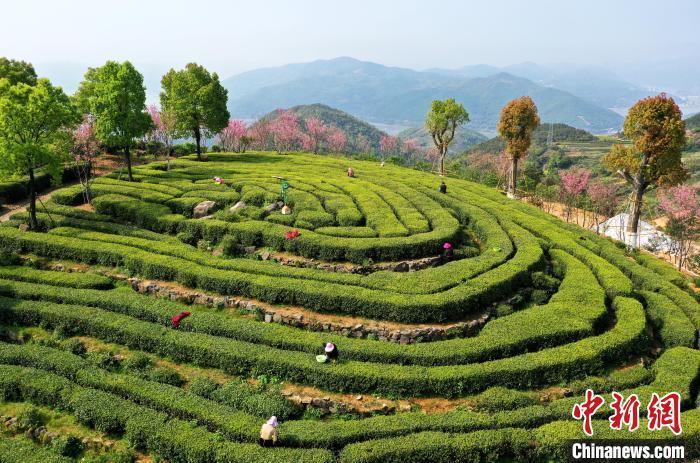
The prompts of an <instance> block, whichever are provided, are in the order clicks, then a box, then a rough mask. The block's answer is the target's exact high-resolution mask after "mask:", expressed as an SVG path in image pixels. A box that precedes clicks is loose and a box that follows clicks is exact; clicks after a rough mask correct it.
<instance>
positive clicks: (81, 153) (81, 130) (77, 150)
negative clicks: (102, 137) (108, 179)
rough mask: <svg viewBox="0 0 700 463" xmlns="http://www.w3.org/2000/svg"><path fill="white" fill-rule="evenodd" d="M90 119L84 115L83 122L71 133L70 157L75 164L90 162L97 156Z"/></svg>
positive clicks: (96, 145)
mask: <svg viewBox="0 0 700 463" xmlns="http://www.w3.org/2000/svg"><path fill="white" fill-rule="evenodd" d="M93 123H94V121H93V119H92V117H90V116H88V115H85V117H84V118H83V122H82V123H81V124H80V125H79V126H78V127H77V128H76V129H75V130H74V131H73V147H72V149H71V155H72V156H73V160H74V161H75V162H77V163H83V162H91V161H92V160H93V159H94V158H95V157H97V155H98V154H99V152H100V151H99V144H98V142H97V138H96V137H95V130H94V127H93Z"/></svg>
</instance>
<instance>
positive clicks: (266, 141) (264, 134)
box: [246, 119, 272, 151]
mask: <svg viewBox="0 0 700 463" xmlns="http://www.w3.org/2000/svg"><path fill="white" fill-rule="evenodd" d="M246 137H248V140H249V143H250V146H251V147H252V148H253V149H256V150H259V151H265V150H267V149H269V147H270V146H271V145H272V132H271V130H270V121H268V120H262V119H261V120H259V121H258V122H256V123H255V124H253V125H252V126H251V127H250V128H249V129H248V133H247V134H246Z"/></svg>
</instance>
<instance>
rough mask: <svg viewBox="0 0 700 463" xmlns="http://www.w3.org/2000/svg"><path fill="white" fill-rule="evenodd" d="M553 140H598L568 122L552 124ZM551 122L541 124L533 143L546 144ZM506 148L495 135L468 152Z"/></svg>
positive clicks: (533, 137)
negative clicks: (567, 123)
mask: <svg viewBox="0 0 700 463" xmlns="http://www.w3.org/2000/svg"><path fill="white" fill-rule="evenodd" d="M551 127H552V142H553V143H562V142H564V143H566V142H595V141H597V140H598V138H596V137H595V136H594V135H592V134H591V133H589V132H586V131H585V130H581V129H577V128H576V127H571V126H570V125H566V124H558V123H557V124H551ZM549 129H550V124H549V123H544V124H540V125H539V126H538V127H537V128H536V129H535V131H534V132H533V135H532V144H533V145H538V146H544V145H546V144H547V139H548V137H549ZM505 148H506V144H505V142H504V141H503V139H502V138H501V137H493V138H490V139H488V140H486V141H484V142H482V143H479V144H476V145H473V146H472V147H470V148H469V149H468V152H477V151H480V152H484V153H500V152H501V151H503V150H504V149H505Z"/></svg>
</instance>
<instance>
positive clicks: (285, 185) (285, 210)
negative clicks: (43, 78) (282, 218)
mask: <svg viewBox="0 0 700 463" xmlns="http://www.w3.org/2000/svg"><path fill="white" fill-rule="evenodd" d="M272 178H276V179H278V180H279V181H280V199H281V200H282V202H283V203H284V206H283V207H282V211H281V212H282V215H289V214H291V213H292V209H291V208H290V207H289V205H288V197H287V190H288V189H289V180H287V179H286V178H284V177H278V176H276V175H273V176H272Z"/></svg>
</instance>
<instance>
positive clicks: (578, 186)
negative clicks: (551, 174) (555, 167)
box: [559, 169, 591, 196]
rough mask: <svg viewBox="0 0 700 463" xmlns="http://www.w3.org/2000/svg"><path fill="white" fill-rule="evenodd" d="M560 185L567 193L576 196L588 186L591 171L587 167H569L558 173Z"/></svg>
mask: <svg viewBox="0 0 700 463" xmlns="http://www.w3.org/2000/svg"><path fill="white" fill-rule="evenodd" d="M559 177H560V178H561V185H562V187H563V188H564V191H566V192H567V193H568V194H570V195H572V196H578V195H580V194H581V193H583V192H584V191H586V188H587V187H588V180H589V179H590V178H591V172H590V171H589V170H587V169H571V170H569V171H566V172H562V173H560V174H559Z"/></svg>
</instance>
